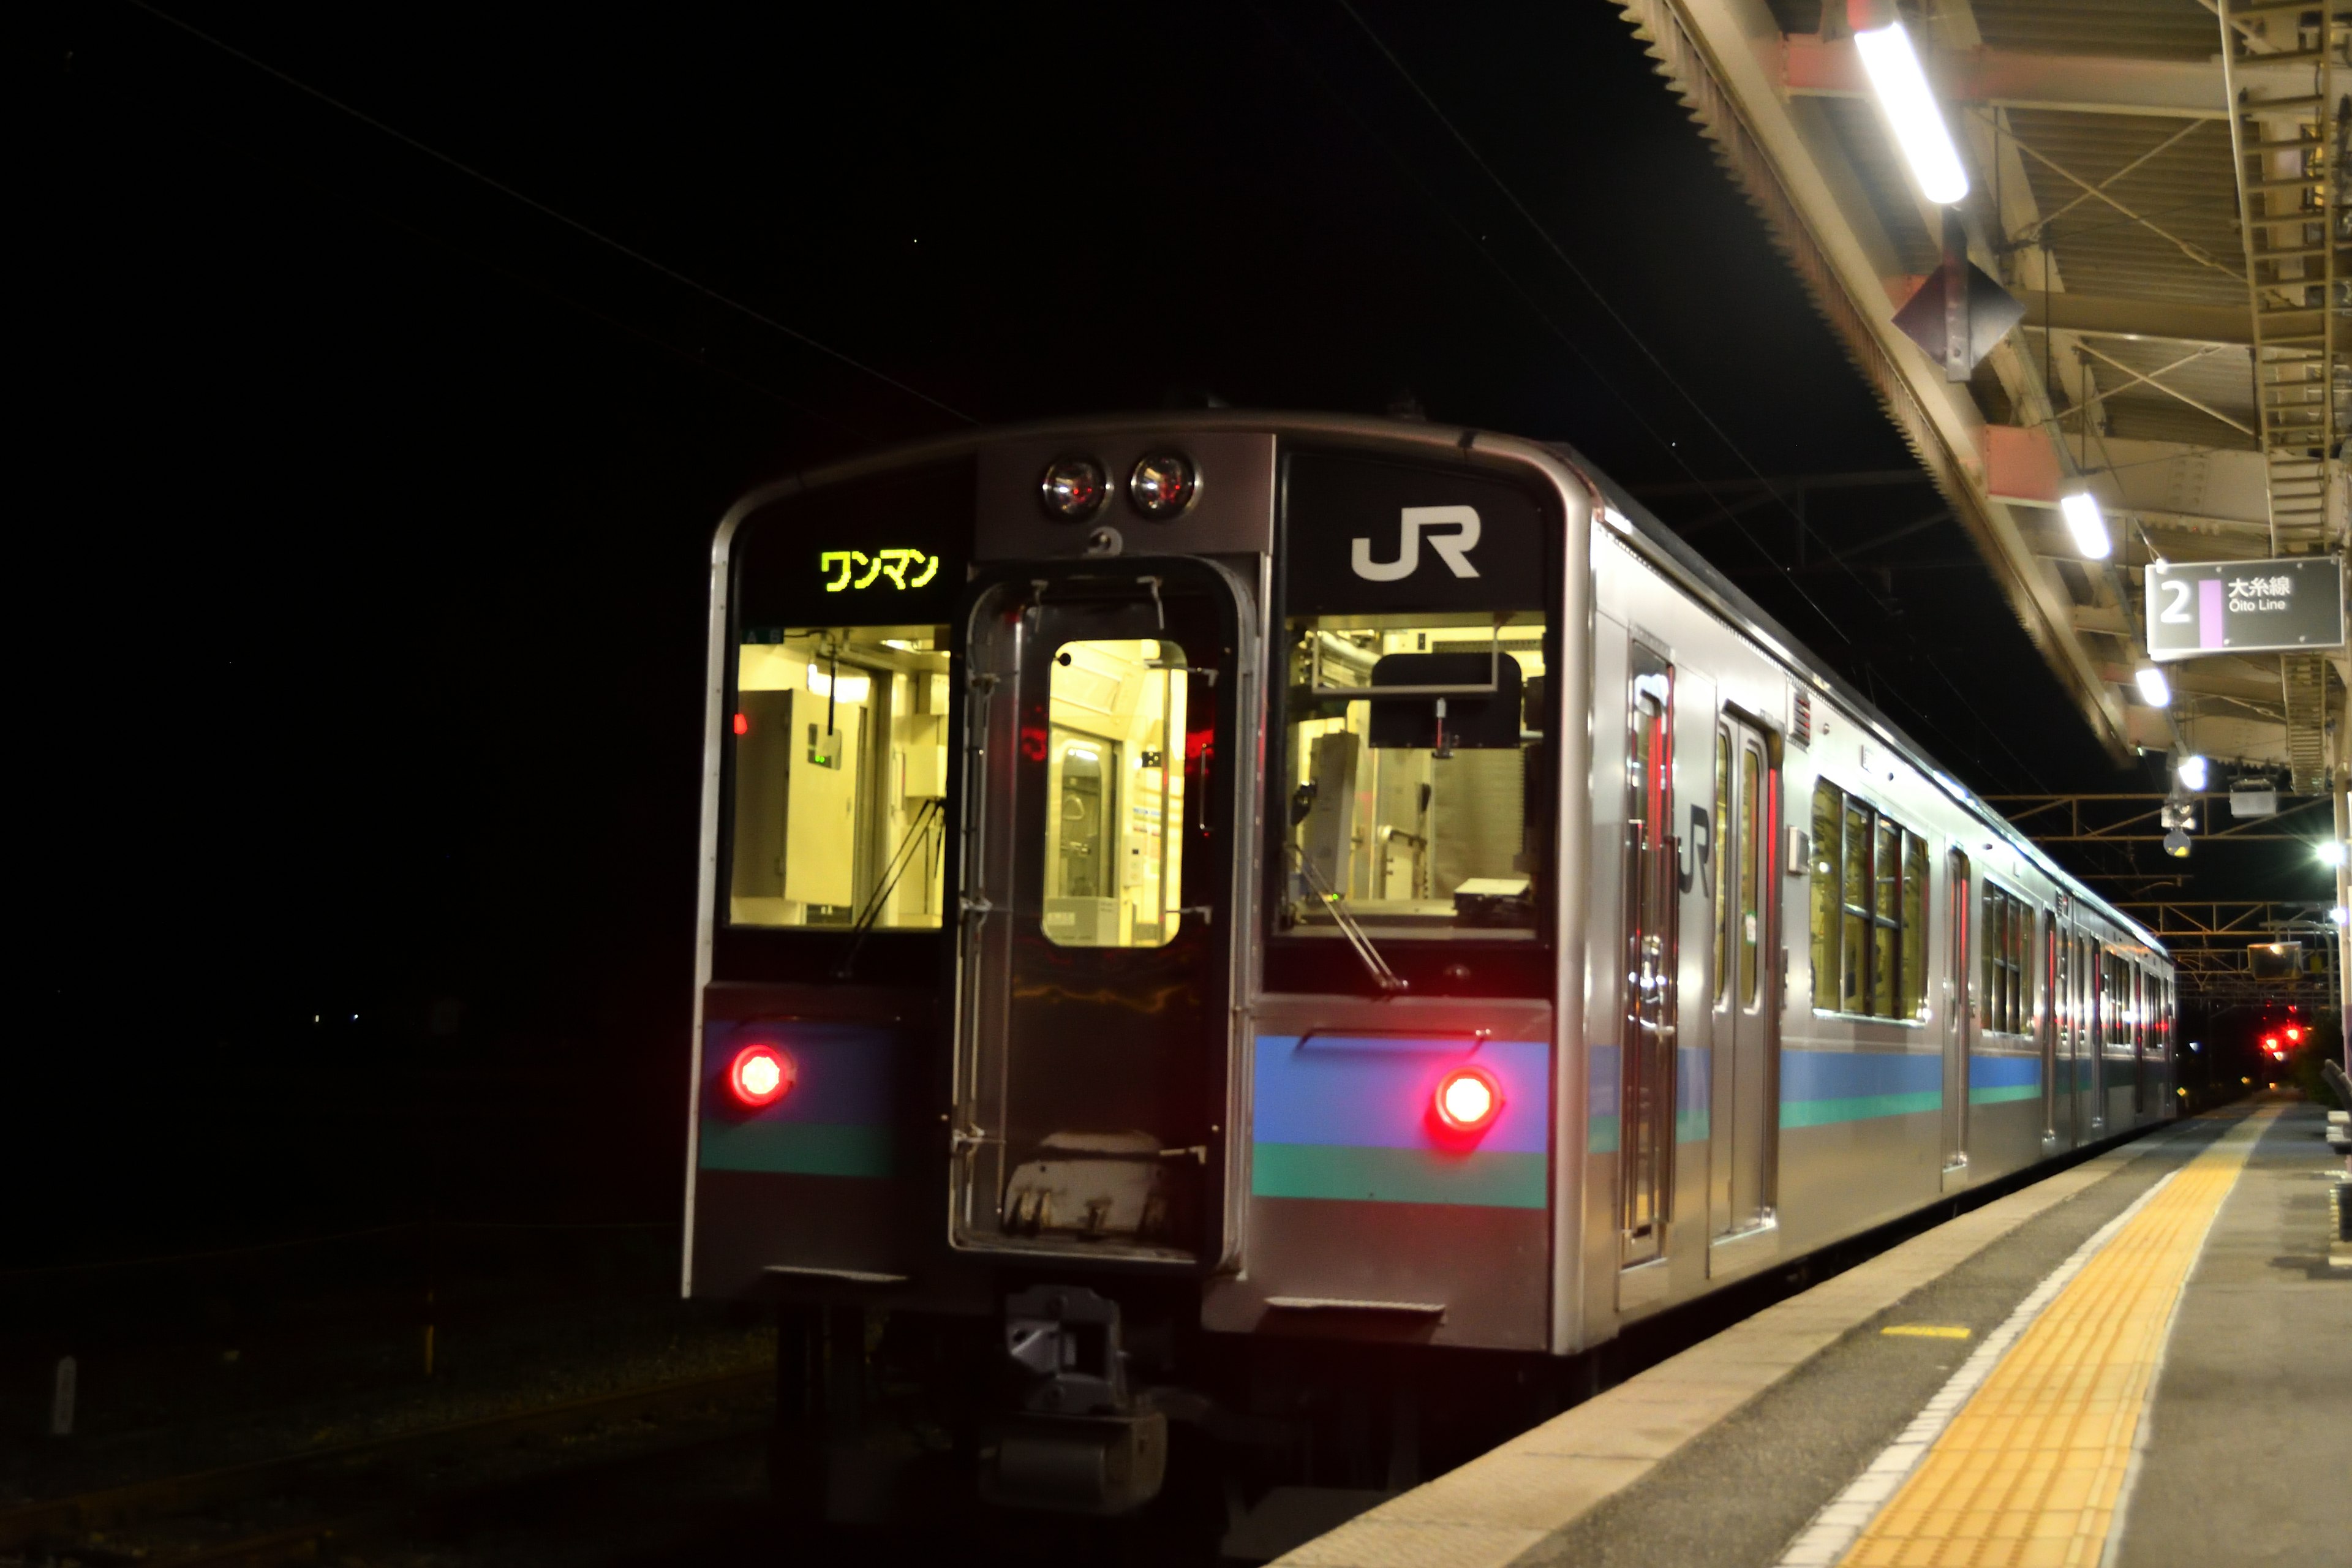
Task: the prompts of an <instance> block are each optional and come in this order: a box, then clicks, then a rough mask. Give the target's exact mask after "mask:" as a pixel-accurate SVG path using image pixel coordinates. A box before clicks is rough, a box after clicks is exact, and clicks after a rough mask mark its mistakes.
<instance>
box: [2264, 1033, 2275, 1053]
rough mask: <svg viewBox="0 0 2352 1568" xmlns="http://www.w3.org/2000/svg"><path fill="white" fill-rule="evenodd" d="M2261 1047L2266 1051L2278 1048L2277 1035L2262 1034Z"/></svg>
mask: <svg viewBox="0 0 2352 1568" xmlns="http://www.w3.org/2000/svg"><path fill="white" fill-rule="evenodd" d="M2263 1049H2264V1050H2266V1051H2275V1050H2277V1049H2278V1037H2277V1036H2276V1035H2264V1036H2263Z"/></svg>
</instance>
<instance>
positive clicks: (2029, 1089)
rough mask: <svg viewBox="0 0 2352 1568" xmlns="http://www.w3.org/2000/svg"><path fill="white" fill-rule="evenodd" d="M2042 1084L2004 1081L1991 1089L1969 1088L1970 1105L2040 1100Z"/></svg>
mask: <svg viewBox="0 0 2352 1568" xmlns="http://www.w3.org/2000/svg"><path fill="white" fill-rule="evenodd" d="M2041 1098H2042V1086H2041V1085H2040V1084H2038V1083H2004V1084H1997V1085H1995V1086H1994V1087H1992V1088H1990V1089H1970V1090H1969V1104H1970V1105H2003V1104H2006V1103H2007V1102H2009V1101H2010V1100H2039V1099H2041Z"/></svg>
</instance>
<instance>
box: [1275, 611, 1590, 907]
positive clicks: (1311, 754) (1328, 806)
mask: <svg viewBox="0 0 2352 1568" xmlns="http://www.w3.org/2000/svg"><path fill="white" fill-rule="evenodd" d="M1289 631H1290V646H1289V671H1288V676H1289V684H1290V689H1291V692H1292V700H1291V706H1290V723H1289V725H1288V730H1287V733H1286V736H1285V737H1284V740H1285V752H1286V760H1287V763H1288V779H1289V795H1288V806H1289V822H1290V828H1289V857H1290V865H1289V868H1288V875H1287V879H1286V884H1285V886H1286V897H1285V899H1284V900H1283V905H1282V908H1281V910H1280V911H1279V913H1278V917H1277V918H1278V921H1279V924H1278V929H1279V930H1281V931H1285V932H1288V933H1291V934H1296V935H1302V936H1310V937H1312V936H1325V935H1333V936H1336V935H1340V934H1342V933H1343V931H1344V922H1345V921H1346V920H1347V919H1348V918H1350V917H1352V919H1353V920H1354V921H1357V922H1358V923H1359V924H1360V926H1361V927H1362V928H1363V929H1364V930H1365V931H1369V932H1371V933H1373V934H1374V935H1378V936H1387V935H1394V936H1397V937H1401V938H1407V939H1411V938H1438V939H1454V938H1478V939H1486V940H1502V941H1515V940H1516V941H1528V940H1532V939H1533V938H1534V936H1535V934H1536V930H1537V919H1536V911H1537V908H1538V897H1537V895H1538V887H1537V882H1538V855H1537V853H1536V844H1535V839H1534V836H1533V835H1531V833H1530V831H1529V824H1530V821H1531V820H1532V816H1531V811H1530V806H1531V804H1532V803H1531V800H1530V796H1531V795H1533V794H1535V793H1536V792H1535V790H1534V789H1533V788H1531V784H1533V782H1534V781H1535V780H1536V779H1537V778H1538V762H1539V753H1540V752H1541V750H1542V747H1543V744H1544V736H1543V734H1542V732H1541V729H1540V722H1541V721H1540V718H1539V715H1540V714H1541V712H1542V710H1543V709H1542V703H1541V695H1542V691H1543V681H1544V617H1543V616H1541V615H1539V614H1537V613H1535V612H1532V611H1528V612H1519V613H1509V612H1505V613H1499V614H1497V613H1488V614H1484V615H1480V614H1437V613H1429V612H1422V613H1417V614H1415V613H1407V614H1401V615H1387V616H1364V615H1356V616H1345V615H1342V616H1307V617H1302V618H1300V619H1298V620H1297V621H1294V622H1293V623H1292V625H1291V626H1290V628H1289Z"/></svg>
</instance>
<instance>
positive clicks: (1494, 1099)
mask: <svg viewBox="0 0 2352 1568" xmlns="http://www.w3.org/2000/svg"><path fill="white" fill-rule="evenodd" d="M1502 1111H1503V1086H1502V1085H1501V1084H1499V1083H1497V1082H1496V1081H1495V1075H1494V1074H1493V1073H1490V1072H1488V1071H1487V1070H1486V1068H1476V1067H1469V1068H1454V1070H1453V1071H1452V1072H1450V1073H1447V1074H1446V1075H1445V1076H1444V1078H1442V1079H1438V1080H1437V1120H1438V1122H1439V1124H1440V1125H1441V1126H1443V1127H1444V1129H1445V1130H1446V1131H1449V1132H1484V1131H1486V1129H1487V1128H1489V1127H1492V1126H1493V1125H1494V1124H1495V1118H1496V1117H1497V1116H1499V1115H1501V1114H1502Z"/></svg>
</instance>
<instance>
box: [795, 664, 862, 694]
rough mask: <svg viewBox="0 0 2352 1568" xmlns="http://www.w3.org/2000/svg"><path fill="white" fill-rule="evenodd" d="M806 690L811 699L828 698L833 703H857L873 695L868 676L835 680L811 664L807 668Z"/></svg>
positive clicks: (849, 676)
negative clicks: (833, 701)
mask: <svg viewBox="0 0 2352 1568" xmlns="http://www.w3.org/2000/svg"><path fill="white" fill-rule="evenodd" d="M808 689H809V695H810V696H812V697H830V698H832V699H833V700H835V702H848V703H858V702H863V701H865V700H866V699H867V698H868V697H871V696H873V695H874V681H873V679H872V678H871V677H870V676H864V675H849V674H844V675H843V676H842V677H841V679H839V680H835V679H834V678H833V677H832V676H831V675H829V674H827V673H826V672H825V671H824V670H822V669H819V668H817V667H816V666H815V665H814V664H812V665H810V666H809V667H808Z"/></svg>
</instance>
